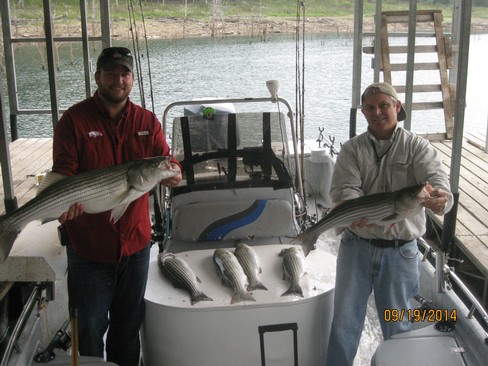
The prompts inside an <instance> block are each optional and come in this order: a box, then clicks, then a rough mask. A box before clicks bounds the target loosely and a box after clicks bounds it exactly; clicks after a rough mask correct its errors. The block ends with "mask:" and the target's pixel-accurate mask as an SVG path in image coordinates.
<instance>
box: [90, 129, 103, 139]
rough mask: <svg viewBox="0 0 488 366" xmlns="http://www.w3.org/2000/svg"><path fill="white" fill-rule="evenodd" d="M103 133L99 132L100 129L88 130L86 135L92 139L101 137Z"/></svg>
mask: <svg viewBox="0 0 488 366" xmlns="http://www.w3.org/2000/svg"><path fill="white" fill-rule="evenodd" d="M102 136H103V134H102V133H101V132H100V131H90V132H88V137H90V138H92V139H95V138H98V137H102Z"/></svg>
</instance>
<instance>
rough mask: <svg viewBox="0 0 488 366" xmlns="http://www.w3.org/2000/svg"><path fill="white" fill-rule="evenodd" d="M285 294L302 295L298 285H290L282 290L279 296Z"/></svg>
mask: <svg viewBox="0 0 488 366" xmlns="http://www.w3.org/2000/svg"><path fill="white" fill-rule="evenodd" d="M286 295H298V296H301V297H303V290H302V288H301V286H300V285H298V284H297V285H291V286H290V288H289V289H288V290H286V291H285V292H283V294H282V295H281V296H286Z"/></svg>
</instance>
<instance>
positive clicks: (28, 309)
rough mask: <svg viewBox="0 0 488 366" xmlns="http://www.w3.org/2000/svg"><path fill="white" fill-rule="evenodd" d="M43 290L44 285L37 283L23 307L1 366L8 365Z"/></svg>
mask: <svg viewBox="0 0 488 366" xmlns="http://www.w3.org/2000/svg"><path fill="white" fill-rule="evenodd" d="M41 291H42V286H41V285H39V284H38V285H35V286H34V289H33V291H32V293H31V295H30V296H29V299H28V300H27V302H26V304H25V305H24V308H23V309H22V313H21V314H20V316H19V319H18V320H17V323H16V324H15V327H14V330H13V331H12V334H11V335H10V339H9V340H8V344H7V348H6V349H5V353H4V354H3V356H2V360H1V363H0V366H6V365H7V363H8V361H9V359H10V355H11V354H12V351H13V349H14V346H15V343H16V342H17V339H18V338H19V336H20V333H22V330H23V328H24V326H25V323H26V322H27V319H28V318H29V316H30V315H31V313H32V310H33V308H34V305H35V304H36V302H37V299H38V298H39V296H40V295H41Z"/></svg>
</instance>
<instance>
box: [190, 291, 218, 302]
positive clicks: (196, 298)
mask: <svg viewBox="0 0 488 366" xmlns="http://www.w3.org/2000/svg"><path fill="white" fill-rule="evenodd" d="M200 301H213V299H212V298H210V297H209V296H207V295H206V294H205V293H204V292H203V291H199V292H197V293H195V294H192V297H191V304H192V305H194V304H196V303H197V302H200Z"/></svg>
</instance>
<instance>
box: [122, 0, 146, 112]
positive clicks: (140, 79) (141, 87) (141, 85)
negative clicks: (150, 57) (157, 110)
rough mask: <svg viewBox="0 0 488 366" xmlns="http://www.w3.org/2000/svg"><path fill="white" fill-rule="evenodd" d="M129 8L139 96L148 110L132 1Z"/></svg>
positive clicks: (128, 4) (128, 5)
mask: <svg viewBox="0 0 488 366" xmlns="http://www.w3.org/2000/svg"><path fill="white" fill-rule="evenodd" d="M127 8H128V13H129V30H130V32H131V38H132V48H133V50H134V55H135V61H136V74H137V84H138V86H139V94H140V97H141V105H142V107H143V108H146V100H145V96H144V95H145V93H144V81H143V77H142V69H141V60H140V49H139V39H138V33H137V25H136V19H135V11H134V5H133V2H132V0H129V1H128V2H127Z"/></svg>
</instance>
